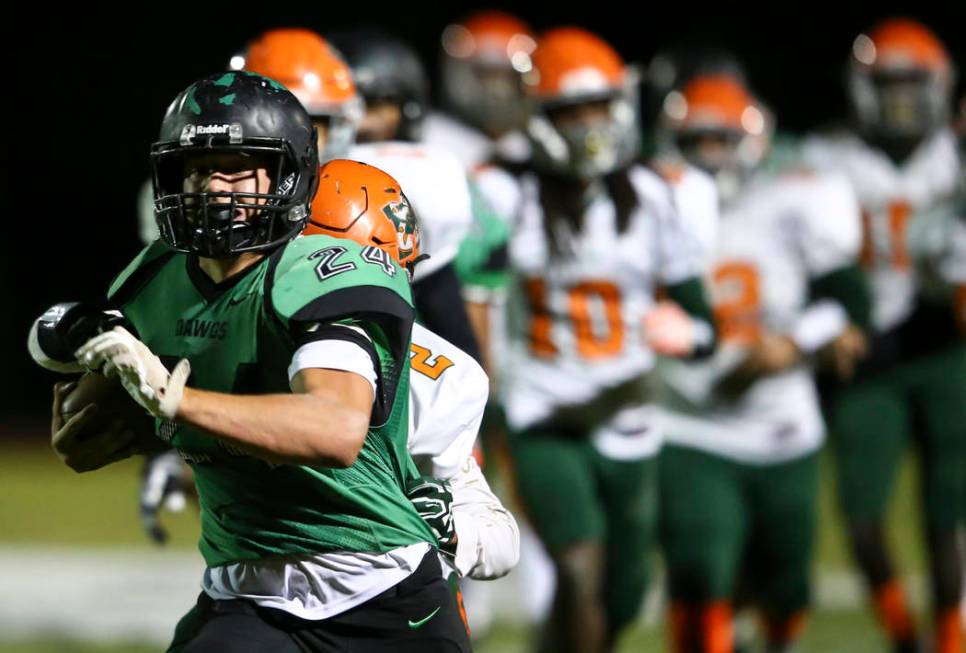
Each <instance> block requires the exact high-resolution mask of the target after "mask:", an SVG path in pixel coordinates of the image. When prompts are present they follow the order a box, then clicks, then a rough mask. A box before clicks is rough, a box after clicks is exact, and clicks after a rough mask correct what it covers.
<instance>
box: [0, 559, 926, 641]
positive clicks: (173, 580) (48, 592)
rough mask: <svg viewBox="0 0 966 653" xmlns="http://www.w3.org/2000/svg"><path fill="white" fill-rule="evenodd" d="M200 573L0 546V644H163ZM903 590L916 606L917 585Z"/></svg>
mask: <svg viewBox="0 0 966 653" xmlns="http://www.w3.org/2000/svg"><path fill="white" fill-rule="evenodd" d="M203 570H204V563H203V561H202V559H201V555H200V554H198V553H197V552H194V551H166V550H163V549H159V550H158V551H156V552H138V553H126V552H124V551H123V550H113V549H100V550H77V549H55V548H38V547H31V548H19V547H16V548H15V547H0V579H2V581H0V583H2V586H0V640H21V639H28V638H36V637H39V636H42V637H45V638H53V639H56V638H68V639H76V640H89V641H100V642H108V641H115V642H122V641H128V642H131V641H140V642H144V643H146V644H158V645H164V644H167V643H168V642H169V641H170V639H171V635H172V633H173V632H174V626H175V624H176V623H177V622H178V619H180V618H181V616H182V615H184V613H185V612H187V611H188V609H189V608H190V607H191V606H192V605H194V602H195V599H196V598H197V596H198V593H199V592H200V583H201V574H202V571H203ZM655 581H656V582H655V583H654V585H655V587H652V588H651V591H650V592H649V595H648V597H647V601H646V602H645V608H644V613H643V615H642V617H643V619H644V620H645V621H646V622H648V623H651V624H654V623H656V622H657V620H658V619H659V615H660V614H661V611H662V609H663V605H664V599H663V595H662V594H663V593H662V591H661V589H660V585H661V579H660V577H659V576H658V577H656V578H655ZM906 586H907V588H908V589H909V592H910V596H911V599H912V600H913V601H915V602H916V603H917V604H920V605H921V602H922V601H923V599H924V592H923V590H924V584H923V583H922V582H921V580H920V579H913V580H912V581H910V582H908V583H906ZM488 589H491V592H490V594H491V595H492V598H491V600H492V603H491V607H492V610H493V615H492V616H493V619H494V620H498V621H505V622H519V621H520V620H521V618H526V617H525V615H527V614H528V610H527V609H526V606H525V605H524V603H525V601H524V599H523V595H524V594H525V591H526V590H525V589H524V588H522V587H520V583H519V579H518V578H516V577H515V574H510V576H508V577H506V578H504V579H501V580H498V581H493V582H492V583H491V588H488ZM815 596H816V602H817V604H818V605H819V606H820V607H821V608H823V609H825V610H831V611H834V610H853V609H856V608H858V607H860V606H862V605H863V604H864V599H863V591H862V585H861V583H860V581H859V580H858V578H857V577H856V576H854V575H853V574H851V573H848V572H835V573H825V574H822V575H821V576H819V578H818V582H817V586H816V592H815Z"/></svg>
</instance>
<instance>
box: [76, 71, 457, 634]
mask: <svg viewBox="0 0 966 653" xmlns="http://www.w3.org/2000/svg"><path fill="white" fill-rule="evenodd" d="M151 158H152V167H153V173H154V189H155V206H156V212H157V218H158V222H159V228H160V231H161V240H159V241H156V242H155V243H153V244H151V245H149V246H148V247H146V248H145V249H144V250H143V251H142V252H141V253H140V254H139V255H138V256H137V258H135V260H134V261H133V262H132V263H131V264H130V265H129V266H128V267H127V268H126V269H125V270H124V271H123V272H122V273H121V275H120V276H119V277H118V278H117V279H116V280H115V281H114V283H113V284H112V286H111V289H110V291H109V299H110V300H111V302H112V303H113V304H114V305H115V306H116V307H117V308H118V309H119V310H120V311H121V312H122V313H123V315H124V317H125V318H127V320H128V322H129V323H130V324H131V325H132V326H133V327H134V331H135V333H136V335H134V334H132V333H131V332H129V331H127V330H125V329H123V328H116V329H114V330H112V331H109V332H107V333H104V334H101V335H99V336H96V337H94V338H92V339H91V340H89V341H88V342H87V343H86V344H85V345H84V346H83V347H81V349H80V350H78V352H77V356H78V360H79V361H80V362H81V363H83V364H84V365H85V366H87V367H88V368H91V369H97V370H101V371H102V372H104V373H105V374H107V375H109V376H117V377H119V379H120V381H121V383H122V385H123V386H124V388H125V389H126V390H127V391H128V392H129V394H130V395H131V397H132V398H133V399H134V400H135V401H137V402H138V403H139V404H141V405H142V406H143V407H144V408H145V409H147V411H148V412H150V413H151V414H152V415H154V417H155V422H156V431H157V435H158V437H160V438H161V439H163V440H165V441H167V442H169V443H170V444H171V445H172V446H173V447H174V448H176V449H177V450H178V451H179V452H180V453H181V455H182V457H183V458H184V459H185V460H186V461H188V462H189V464H190V465H191V467H192V471H193V473H194V477H195V482H196V485H197V488H198V494H199V502H200V506H201V513H202V535H201V541H200V548H201V551H202V554H203V555H204V557H205V560H206V562H207V565H208V568H207V570H206V572H205V575H204V579H203V583H202V584H203V589H204V591H203V592H202V594H201V596H200V597H199V600H198V603H197V605H196V606H195V608H194V609H192V610H191V612H189V613H188V615H186V616H185V617H184V618H183V619H182V621H181V622H180V623H179V625H178V628H177V630H176V633H175V637H174V641H173V642H172V644H171V648H170V649H169V650H171V651H179V652H180V651H185V652H194V651H212V650H218V651H262V650H273V651H335V650H345V648H346V647H351V648H352V650H358V651H384V650H385V651H388V650H392V651H434V650H440V651H442V650H446V651H464V650H469V644H468V640H467V635H466V631H465V629H464V628H463V625H462V623H461V621H460V618H459V614H458V609H457V606H456V605H455V603H454V601H453V600H452V597H451V595H450V594H449V592H448V589H447V587H446V585H445V583H444V582H443V580H442V574H441V571H440V567H439V562H438V558H437V556H436V553H435V550H434V547H435V545H436V539H435V537H434V535H433V533H432V532H431V531H430V529H429V528H428V526H427V525H426V523H425V522H424V521H423V520H422V519H420V517H419V515H418V514H417V512H416V510H415V509H414V507H413V504H412V503H411V502H410V501H409V500H408V499H407V497H406V493H405V480H406V479H407V478H410V477H412V476H413V475H414V473H415V472H414V468H413V463H412V459H411V458H410V457H409V455H408V453H407V451H406V440H407V427H408V417H407V411H408V401H406V397H407V392H408V378H409V376H408V374H409V369H408V368H409V358H408V349H409V338H410V329H411V326H412V319H413V309H412V303H411V296H410V291H409V284H408V281H407V275H406V273H405V271H404V270H403V269H402V268H400V267H399V266H398V265H397V264H396V263H394V262H393V261H392V259H391V258H390V257H389V256H388V255H387V254H386V253H385V252H383V251H382V250H380V249H378V248H375V247H364V246H361V245H358V244H357V243H355V242H352V241H347V240H344V239H334V238H331V237H329V236H321V235H318V236H306V237H302V238H298V239H296V238H295V237H296V236H297V235H298V234H299V233H300V232H301V231H302V229H303V227H304V226H305V223H306V220H307V218H308V216H309V205H310V202H311V199H312V196H313V195H314V193H315V189H316V185H317V181H318V180H317V174H318V172H317V171H318V153H317V151H316V135H315V130H314V129H313V127H312V123H311V119H310V118H309V116H308V114H307V113H306V112H305V110H304V109H303V108H302V106H301V104H300V103H299V102H298V100H297V99H296V98H295V96H293V95H292V94H291V93H290V92H288V91H287V90H286V89H285V88H284V87H283V86H281V85H280V84H278V83H276V82H273V81H271V80H269V79H267V78H264V77H261V76H259V75H255V74H251V73H243V72H231V73H224V74H220V75H214V76H211V77H207V78H204V79H202V80H200V81H198V82H196V83H194V84H192V85H191V86H189V87H188V88H187V89H186V90H185V91H184V92H182V93H181V94H180V95H179V96H178V97H177V98H176V99H175V100H174V102H173V103H172V104H171V106H170V107H169V109H168V112H167V114H166V116H165V118H164V121H163V123H162V126H161V136H160V139H159V142H158V143H156V144H155V145H154V146H153V148H152V155H151ZM162 361H164V362H162ZM169 369H171V370H172V371H170V372H169ZM397 397H402V399H401V400H398V401H397V400H396V399H397Z"/></svg>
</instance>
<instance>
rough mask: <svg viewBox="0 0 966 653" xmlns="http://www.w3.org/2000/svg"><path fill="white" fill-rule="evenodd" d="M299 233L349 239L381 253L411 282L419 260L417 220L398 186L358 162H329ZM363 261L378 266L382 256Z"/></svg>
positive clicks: (320, 178) (320, 171) (384, 173)
mask: <svg viewBox="0 0 966 653" xmlns="http://www.w3.org/2000/svg"><path fill="white" fill-rule="evenodd" d="M302 233H303V234H305V235H312V234H326V235H329V236H335V237H336V238H348V239H350V240H354V241H356V242H357V243H359V244H360V245H365V246H367V247H371V248H373V249H374V250H381V251H382V252H385V254H386V255H388V258H390V259H392V260H393V261H395V262H396V263H399V264H400V265H401V266H403V267H404V268H406V270H408V271H409V273H410V277H411V275H412V269H413V266H415V264H416V263H417V262H418V261H419V259H420V254H419V227H418V225H417V224H416V214H415V212H413V209H412V207H411V206H410V204H409V200H407V199H406V196H405V195H404V194H403V192H402V188H401V187H400V186H399V182H397V181H396V180H395V179H394V178H393V177H392V176H390V175H389V174H388V173H386V172H383V171H382V170H380V169H379V168H376V167H375V166H371V165H368V164H366V163H360V162H359V161H349V160H347V159H334V160H332V161H329V162H328V163H325V164H323V165H322V167H321V168H320V169H319V190H318V191H317V192H316V194H315V199H313V200H312V216H311V218H310V219H309V223H308V224H307V225H306V226H305V229H304V230H303V231H302ZM364 256H367V258H369V259H371V260H372V261H373V262H375V263H378V262H380V261H379V258H380V257H381V256H383V255H382V254H376V253H375V252H374V251H370V252H369V253H368V254H364ZM386 269H387V270H388V269H389V268H388V267H387V268H386Z"/></svg>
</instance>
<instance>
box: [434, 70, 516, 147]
mask: <svg viewBox="0 0 966 653" xmlns="http://www.w3.org/2000/svg"><path fill="white" fill-rule="evenodd" d="M442 84H443V89H444V94H445V100H446V105H447V106H448V107H449V108H450V109H451V110H452V111H453V112H454V113H456V114H457V115H458V116H459V117H460V118H462V119H463V120H465V121H466V122H467V123H469V124H471V125H473V126H474V127H476V128H477V129H479V130H481V131H483V132H484V133H486V134H488V135H489V136H491V137H494V138H499V137H500V136H502V135H504V134H506V133H507V132H510V131H513V130H517V129H523V127H524V125H525V123H526V116H527V110H526V101H525V99H524V93H523V82H522V78H521V72H520V71H519V70H517V69H515V68H513V67H512V66H511V65H509V63H508V62H490V61H485V60H479V59H466V60H463V59H456V58H449V57H448V58H446V60H445V61H444V63H443V71H442Z"/></svg>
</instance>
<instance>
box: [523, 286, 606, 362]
mask: <svg viewBox="0 0 966 653" xmlns="http://www.w3.org/2000/svg"><path fill="white" fill-rule="evenodd" d="M524 288H525V291H526V295H527V299H528V303H529V307H530V334H529V336H530V351H531V352H533V354H534V355H535V356H539V357H541V358H552V357H554V356H556V355H557V354H559V353H560V350H559V349H558V347H557V345H556V344H555V343H554V341H553V314H552V313H551V312H550V308H549V305H548V302H547V280H546V279H543V278H541V277H532V278H530V279H527V280H526V282H525V285H524ZM567 308H568V316H569V318H570V322H571V323H572V324H573V328H574V336H575V340H576V344H577V353H578V354H579V355H580V357H581V358H585V359H600V358H609V357H611V356H616V355H617V354H619V353H620V351H621V349H622V348H623V346H624V320H623V318H622V316H621V292H620V288H618V287H617V285H616V284H615V283H613V282H612V281H605V280H587V281H581V282H580V283H577V284H575V285H573V286H571V287H570V288H569V289H568V290H567ZM599 325H606V326H605V328H599ZM595 326H598V328H595Z"/></svg>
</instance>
